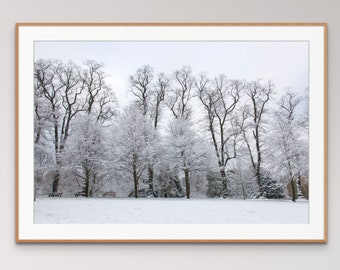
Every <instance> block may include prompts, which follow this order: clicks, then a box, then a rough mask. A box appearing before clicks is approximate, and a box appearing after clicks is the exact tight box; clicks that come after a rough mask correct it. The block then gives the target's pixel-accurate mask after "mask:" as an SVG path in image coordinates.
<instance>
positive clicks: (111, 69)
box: [34, 41, 309, 105]
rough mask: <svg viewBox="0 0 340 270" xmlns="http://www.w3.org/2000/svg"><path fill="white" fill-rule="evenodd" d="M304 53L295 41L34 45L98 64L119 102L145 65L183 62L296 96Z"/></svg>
mask: <svg viewBox="0 0 340 270" xmlns="http://www.w3.org/2000/svg"><path fill="white" fill-rule="evenodd" d="M308 54H309V51H308V42H296V41H293V42H292V41H285V42H279V41H264V42H263V41H256V42H252V41H244V42H238V41H232V42H230V41H228V42H227V41H225V42H224V41H216V42H213V41H206V42H197V41H192V42H185V41H172V42H171V41H170V42H168V41H152V42H149V41H130V42H121V41H114V42H111V41H110V42H108V41H103V42H97V41H96V42H92V41H89V42H83V41H76V42H73V41H57V42H50V41H41V42H35V46H34V57H35V60H37V59H40V58H44V59H48V58H51V59H60V60H63V61H65V62H67V61H69V60H71V61H73V62H75V63H77V64H82V63H83V62H84V60H86V59H93V60H96V61H98V62H103V63H104V64H105V68H104V71H105V72H106V73H107V74H109V75H110V77H109V78H108V80H107V81H108V84H109V85H111V87H112V89H113V91H114V92H115V94H116V96H117V98H118V102H119V103H120V105H124V104H126V102H127V100H129V96H130V93H129V87H128V77H129V75H132V74H134V73H135V71H136V70H137V69H138V68H140V67H142V66H143V65H145V64H149V65H151V66H152V67H153V68H154V71H155V72H156V73H158V72H165V73H167V74H169V73H171V72H173V71H174V70H176V69H178V68H181V67H182V66H184V65H189V66H191V67H192V69H193V72H194V74H199V73H200V72H202V71H204V72H207V73H208V75H209V76H210V77H214V76H216V75H218V74H220V73H223V74H225V75H227V77H228V78H231V79H246V80H256V79H258V78H263V79H265V80H272V81H273V82H274V84H275V86H276V87H275V91H276V92H281V91H283V90H284V89H285V88H286V87H291V88H292V89H293V90H294V91H295V92H298V93H301V94H302V93H303V91H304V90H305V89H306V87H308V73H309V70H308Z"/></svg>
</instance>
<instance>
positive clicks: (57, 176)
mask: <svg viewBox="0 0 340 270" xmlns="http://www.w3.org/2000/svg"><path fill="white" fill-rule="evenodd" d="M59 179H60V172H59V166H58V165H57V168H56V171H55V172H54V177H53V184H52V192H58V186H59Z"/></svg>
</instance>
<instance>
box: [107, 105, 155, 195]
mask: <svg viewBox="0 0 340 270" xmlns="http://www.w3.org/2000/svg"><path fill="white" fill-rule="evenodd" d="M153 132H154V129H153V127H152V124H151V121H150V119H149V118H147V117H146V116H145V115H143V114H141V113H140V110H139V109H138V107H136V106H135V105H131V106H130V107H128V108H126V110H125V111H124V112H123V114H122V115H120V116H119V117H118V119H117V123H116V126H115V128H114V130H113V144H112V151H113V152H114V153H115V157H114V166H115V167H116V168H117V170H119V171H121V172H123V173H126V174H128V175H130V177H131V178H132V180H133V181H131V182H132V183H133V190H134V197H135V198H138V196H139V188H140V179H141V176H142V174H143V173H144V172H145V170H146V169H147V167H148V164H149V153H150V152H151V149H150V148H151V145H152V142H151V141H150V138H153V137H154V136H153ZM131 178H130V179H131Z"/></svg>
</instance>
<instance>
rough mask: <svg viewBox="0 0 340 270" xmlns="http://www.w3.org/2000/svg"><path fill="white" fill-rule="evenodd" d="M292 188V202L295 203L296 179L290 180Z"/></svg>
mask: <svg viewBox="0 0 340 270" xmlns="http://www.w3.org/2000/svg"><path fill="white" fill-rule="evenodd" d="M290 188H291V195H292V201H293V202H295V199H296V189H295V185H294V179H293V178H292V179H290Z"/></svg>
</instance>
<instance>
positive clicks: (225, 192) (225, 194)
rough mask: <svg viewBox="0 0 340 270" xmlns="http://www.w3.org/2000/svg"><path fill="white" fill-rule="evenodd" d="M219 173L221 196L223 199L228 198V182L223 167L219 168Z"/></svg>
mask: <svg viewBox="0 0 340 270" xmlns="http://www.w3.org/2000/svg"><path fill="white" fill-rule="evenodd" d="M220 174H221V178H222V197H223V199H226V198H228V183H227V176H226V173H225V168H224V167H222V168H221V169H220Z"/></svg>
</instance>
